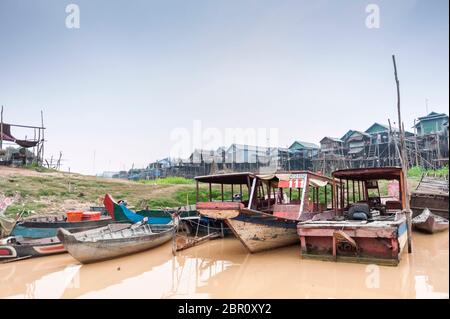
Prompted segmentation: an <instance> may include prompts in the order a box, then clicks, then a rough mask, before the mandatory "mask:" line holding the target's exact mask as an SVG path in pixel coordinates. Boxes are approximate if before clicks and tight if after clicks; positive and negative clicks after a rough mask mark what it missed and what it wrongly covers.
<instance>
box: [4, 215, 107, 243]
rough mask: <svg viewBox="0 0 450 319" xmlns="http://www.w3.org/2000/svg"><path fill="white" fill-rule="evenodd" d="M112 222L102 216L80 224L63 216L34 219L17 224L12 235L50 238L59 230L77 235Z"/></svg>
mask: <svg viewBox="0 0 450 319" xmlns="http://www.w3.org/2000/svg"><path fill="white" fill-rule="evenodd" d="M112 222H113V219H112V218H111V217H110V216H101V217H100V219H99V220H84V221H79V222H70V221H67V217H66V216H62V215H60V216H42V217H34V218H28V219H25V220H23V221H19V222H18V223H16V225H15V226H14V228H13V230H12V231H11V234H10V235H11V236H22V237H25V238H49V237H55V236H56V232H57V230H58V228H64V229H67V230H68V231H69V232H71V233H77V232H81V231H85V230H89V229H95V228H99V227H103V226H106V225H108V224H111V223H112Z"/></svg>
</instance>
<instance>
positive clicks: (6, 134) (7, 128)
mask: <svg viewBox="0 0 450 319" xmlns="http://www.w3.org/2000/svg"><path fill="white" fill-rule="evenodd" d="M2 132H3V133H2V140H3V141H8V142H14V143H16V144H17V145H19V146H22V147H25V148H28V147H35V146H36V145H37V144H39V141H27V140H18V139H16V138H15V137H14V136H12V134H11V125H9V124H3V129H2ZM0 133H1V132H0Z"/></svg>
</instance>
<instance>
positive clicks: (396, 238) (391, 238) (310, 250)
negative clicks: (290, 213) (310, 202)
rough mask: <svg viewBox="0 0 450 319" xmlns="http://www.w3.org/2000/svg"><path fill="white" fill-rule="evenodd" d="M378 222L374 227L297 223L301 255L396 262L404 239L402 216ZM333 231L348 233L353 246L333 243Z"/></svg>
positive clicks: (403, 220) (339, 259)
mask: <svg viewBox="0 0 450 319" xmlns="http://www.w3.org/2000/svg"><path fill="white" fill-rule="evenodd" d="M379 223H380V225H378V227H370V226H367V224H361V225H360V226H359V227H358V226H354V225H353V226H351V227H346V226H344V225H343V224H342V223H335V224H332V223H330V224H328V225H320V224H317V225H314V224H311V223H310V224H309V225H308V224H303V225H302V224H299V225H298V229H297V230H298V234H299V236H300V242H301V255H302V258H313V259H323V260H335V261H350V262H362V263H377V264H386V265H397V264H398V262H399V261H400V256H401V253H402V251H403V250H404V247H405V245H406V242H407V231H406V229H407V227H406V221H405V219H404V218H403V219H401V220H400V221H397V222H390V223H386V225H385V226H384V227H383V226H382V224H383V223H382V222H379ZM336 231H342V232H344V233H345V234H346V235H348V236H350V237H351V238H352V240H353V241H354V242H355V243H356V248H354V247H351V245H345V244H344V245H342V246H339V244H337V245H336V242H335V240H334V237H333V236H334V234H335V232H336Z"/></svg>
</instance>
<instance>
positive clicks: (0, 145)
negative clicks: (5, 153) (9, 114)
mask: <svg viewBox="0 0 450 319" xmlns="http://www.w3.org/2000/svg"><path fill="white" fill-rule="evenodd" d="M2 149H3V105H2V109H1V111H0V150H2Z"/></svg>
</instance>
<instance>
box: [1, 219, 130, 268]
mask: <svg viewBox="0 0 450 319" xmlns="http://www.w3.org/2000/svg"><path fill="white" fill-rule="evenodd" d="M128 227H130V224H128V223H121V224H120V223H115V224H109V225H107V226H104V227H100V228H96V229H90V230H86V231H83V232H79V233H76V236H83V235H86V234H89V233H93V232H95V233H99V232H105V231H118V230H121V229H125V228H128ZM64 252H66V248H65V247H64V245H63V244H62V243H61V241H60V240H59V239H58V237H56V236H55V237H47V238H32V239H30V238H24V237H21V236H10V237H7V238H4V239H1V240H0V261H13V260H21V259H25V258H34V257H43V256H49V255H54V254H60V253H64Z"/></svg>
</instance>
